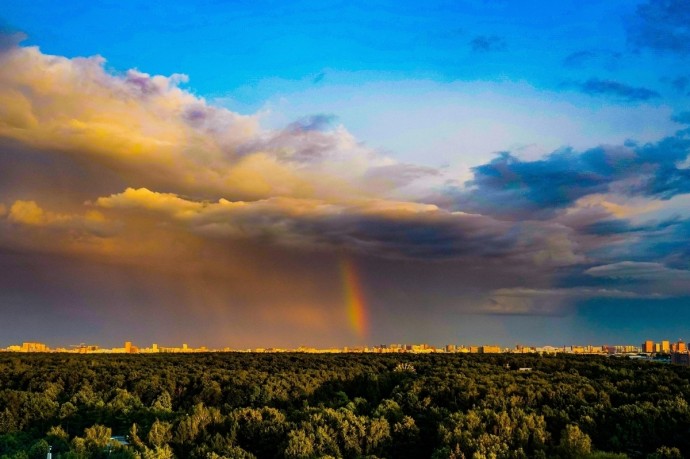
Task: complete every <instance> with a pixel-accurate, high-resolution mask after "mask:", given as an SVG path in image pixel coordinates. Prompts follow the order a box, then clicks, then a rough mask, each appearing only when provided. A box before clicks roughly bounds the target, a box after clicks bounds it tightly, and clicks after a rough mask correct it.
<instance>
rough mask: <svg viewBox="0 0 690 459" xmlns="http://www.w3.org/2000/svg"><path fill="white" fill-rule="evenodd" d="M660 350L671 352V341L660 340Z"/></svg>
mask: <svg viewBox="0 0 690 459" xmlns="http://www.w3.org/2000/svg"><path fill="white" fill-rule="evenodd" d="M661 352H663V353H666V354H668V353H669V352H671V343H669V342H668V341H662V342H661Z"/></svg>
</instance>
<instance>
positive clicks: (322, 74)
mask: <svg viewBox="0 0 690 459" xmlns="http://www.w3.org/2000/svg"><path fill="white" fill-rule="evenodd" d="M324 78H326V72H320V73H319V74H318V75H316V76H315V77H314V78H313V79H312V80H311V82H312V83H313V84H318V83H321V82H322V81H323V79H324Z"/></svg>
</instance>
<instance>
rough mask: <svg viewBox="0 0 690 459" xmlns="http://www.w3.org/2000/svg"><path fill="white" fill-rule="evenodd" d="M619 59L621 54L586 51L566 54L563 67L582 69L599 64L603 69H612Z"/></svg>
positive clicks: (596, 50) (605, 51) (604, 51)
mask: <svg viewBox="0 0 690 459" xmlns="http://www.w3.org/2000/svg"><path fill="white" fill-rule="evenodd" d="M621 57H622V55H621V53H618V52H615V51H609V50H598V49H586V50H581V51H576V52H573V53H571V54H568V55H567V56H566V57H565V58H564V59H563V66H564V67H569V68H582V67H585V66H588V65H591V64H599V65H601V66H603V67H605V68H613V67H614V66H615V65H616V63H617V62H618V61H619V60H620V58H621Z"/></svg>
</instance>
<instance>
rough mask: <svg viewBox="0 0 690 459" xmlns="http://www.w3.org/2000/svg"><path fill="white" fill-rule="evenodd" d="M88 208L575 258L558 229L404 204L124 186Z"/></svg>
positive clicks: (306, 234) (272, 237) (415, 248)
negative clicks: (193, 196) (187, 194)
mask: <svg viewBox="0 0 690 459" xmlns="http://www.w3.org/2000/svg"><path fill="white" fill-rule="evenodd" d="M95 205H97V206H99V207H101V208H104V209H130V210H132V209H133V210H138V211H148V212H155V213H156V214H158V215H164V216H166V217H168V218H170V219H171V220H173V221H176V222H178V223H180V224H182V225H183V226H184V227H185V228H186V229H188V230H190V231H192V232H194V233H195V234H198V235H201V236H204V237H211V238H233V239H238V238H240V239H241V238H255V239H257V238H258V239H260V240H264V241H266V242H272V243H276V244H282V245H287V246H293V247H294V246H298V247H303V248H312V249H313V248H317V249H326V250H349V251H354V252H358V253H362V254H367V255H370V256H381V257H386V258H409V259H421V260H428V261H433V260H449V259H463V258H465V259H479V258H482V257H489V258H501V257H505V258H510V259H514V260H516V261H517V260H522V262H525V263H535V264H539V265H551V266H554V265H562V264H570V263H575V262H579V261H581V260H580V259H579V258H578V256H577V255H575V254H574V253H572V250H573V249H574V247H573V246H572V244H570V242H569V240H568V235H567V234H565V233H563V228H561V227H558V226H552V225H549V224H547V223H544V224H524V225H522V224H518V225H514V224H506V223H504V222H501V221H497V220H494V219H491V218H489V217H484V216H481V215H472V214H465V213H462V212H447V211H444V210H442V209H439V208H438V207H436V206H434V205H428V204H416V203H411V202H396V201H388V200H380V199H377V200H373V199H369V200H354V201H351V202H347V203H332V202H330V203H329V202H326V201H323V200H314V199H297V198H270V199H267V200H260V201H253V202H242V201H238V202H231V201H228V200H225V199H221V200H219V201H218V202H197V201H190V200H187V199H183V198H180V197H179V196H176V195H174V194H171V193H157V192H153V191H150V190H147V189H132V188H129V189H127V190H125V191H124V192H122V193H119V194H115V195H111V196H108V197H101V198H98V200H97V201H96V202H95ZM535 225H536V226H538V227H539V228H535Z"/></svg>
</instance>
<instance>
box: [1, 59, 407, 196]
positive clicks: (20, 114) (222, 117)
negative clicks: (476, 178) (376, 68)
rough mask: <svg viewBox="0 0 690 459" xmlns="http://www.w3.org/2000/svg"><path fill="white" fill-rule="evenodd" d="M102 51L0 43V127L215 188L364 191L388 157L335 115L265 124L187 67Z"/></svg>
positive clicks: (44, 145)
mask: <svg viewBox="0 0 690 459" xmlns="http://www.w3.org/2000/svg"><path fill="white" fill-rule="evenodd" d="M104 62H105V60H104V59H103V58H101V57H98V56H96V57H90V58H74V59H67V58H64V57H60V56H50V55H46V54H43V53H41V52H40V51H39V50H38V48H35V47H13V48H10V49H7V50H5V51H4V52H2V53H0V137H2V138H4V139H7V140H9V139H11V140H13V141H15V142H18V143H20V144H22V145H24V146H25V148H31V149H34V150H39V151H49V152H50V153H51V155H52V156H57V155H63V156H65V157H69V158H73V159H75V160H76V161H78V162H81V163H91V164H98V165H99V166H100V167H103V168H105V169H107V170H110V171H112V172H113V173H115V174H117V175H118V176H120V177H122V178H123V179H124V180H125V181H127V182H131V183H136V184H138V185H139V186H145V187H149V188H152V189H164V190H175V191H178V192H182V193H184V194H190V195H195V196H203V197H208V198H216V199H217V198H218V197H220V196H225V197H233V198H239V199H261V198H267V197H271V196H276V195H285V196H301V197H310V196H311V197H313V196H317V195H318V196H331V195H335V194H352V193H355V194H360V195H367V194H369V195H371V193H372V192H371V190H368V189H367V187H366V179H365V176H366V174H367V171H368V170H369V169H370V168H376V167H379V166H384V165H392V164H395V163H396V162H395V161H393V160H392V159H390V158H386V157H384V156H383V155H380V154H379V153H377V152H376V151H374V150H372V149H370V148H368V147H367V146H366V145H364V144H362V143H361V142H358V141H357V140H356V139H354V138H353V136H352V135H351V134H350V133H349V132H347V130H346V129H345V128H344V127H342V126H334V121H335V117H333V116H332V115H325V114H317V115H313V116H310V117H305V118H302V119H300V120H298V121H296V122H294V123H291V124H289V125H288V126H287V127H286V128H284V129H278V130H263V129H261V128H260V126H259V120H258V116H243V115H239V114H236V113H233V112H231V111H229V110H226V109H223V108H220V107H215V106H213V105H209V104H208V103H207V102H206V101H205V100H204V99H202V98H199V97H197V96H195V95H193V94H192V93H190V92H189V91H186V90H184V89H183V88H181V87H180V85H181V84H182V83H184V82H185V81H186V77H185V76H184V75H179V74H175V75H172V76H169V77H165V76H160V75H153V76H152V75H149V74H146V73H143V72H140V71H136V70H130V71H127V72H125V73H123V74H118V73H109V72H107V71H106V70H105V69H104ZM10 69H11V70H10ZM376 185H377V186H380V183H379V184H376ZM397 185H404V184H402V183H399V182H396V186H397ZM379 191H380V190H379V189H378V188H377V189H376V192H379Z"/></svg>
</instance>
